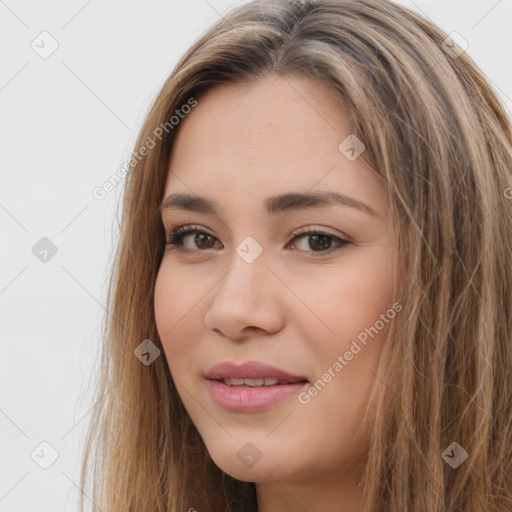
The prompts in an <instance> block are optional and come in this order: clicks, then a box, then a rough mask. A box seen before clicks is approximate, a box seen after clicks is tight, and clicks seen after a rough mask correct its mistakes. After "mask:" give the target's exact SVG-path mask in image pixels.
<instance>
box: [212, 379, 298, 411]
mask: <svg viewBox="0 0 512 512" xmlns="http://www.w3.org/2000/svg"><path fill="white" fill-rule="evenodd" d="M208 382H209V385H210V393H211V396H212V398H213V400H214V401H215V402H216V403H217V404H219V405H220V406H221V407H223V408H224V409H227V410H228V411H232V412H252V411H260V410H262V409H267V408H268V407H270V406H272V405H274V404H276V403H277V402H280V401H281V400H284V399H285V398H289V397H291V396H293V395H296V394H297V393H299V392H300V390H301V389H303V388H304V387H305V386H307V385H308V383H307V382H296V383H294V384H278V385H276V386H265V387H260V388H236V387H231V386H228V385H227V384H224V383H223V382H220V381H218V380H208Z"/></svg>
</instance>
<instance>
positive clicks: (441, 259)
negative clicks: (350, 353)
mask: <svg viewBox="0 0 512 512" xmlns="http://www.w3.org/2000/svg"><path fill="white" fill-rule="evenodd" d="M446 37H447V36H446V34H445V33H444V32H442V31H441V30H440V29H438V28H437V27H436V26H435V25H433V24H432V23H430V22H429V21H426V20H425V19H423V18H422V17H421V16H419V15H418V14H415V13H414V12H412V11H409V10H408V9H406V8H404V7H401V6H398V5H395V4H393V3H391V2H390V1H388V0H319V1H316V2H307V1H305V2H293V1H288V0H279V1H254V2H250V3H248V4H245V5H243V6H241V7H239V8H237V9H236V10H234V11H232V12H231V13H230V14H229V15H227V16H226V17H225V18H224V19H223V20H221V21H220V22H218V23H217V24H216V25H215V26H213V27H212V28H211V29H210V30H208V31H207V32H206V33H205V34H204V35H203V36H202V37H201V38H200V39H199V40H198V41H197V42H196V43H195V44H194V45H193V46H192V47H191V48H190V49H189V50H188V51H187V52H186V54H185V55H184V56H183V57H182V58H181V60H180V61H179V62H178V64H177V65H176V67H175V69H174V70H173V72H172V73H171V75H170V77H169V78H168V80H167V81H166V82H165V84H164V85H163V88H162V90H161V92H160V93H159V95H158V97H157V98H156V100H155V102H154V104H153V106H152V108H151V109H150V111H149V113H148V115H147V118H146V121H145V123H144V125H143V127H142V129H141V131H140V134H139V137H138V140H137V143H136V147H140V146H141V145H142V144H143V143H144V141H146V140H147V138H148V137H150V136H151V134H152V133H154V130H155V128H156V127H158V126H161V125H165V123H166V122H168V120H169V119H170V117H171V116H172V115H173V112H175V110H176V109H178V108H180V106H181V105H183V104H185V103H187V101H189V99H190V98H196V99H197V100H198V101H199V102H200V101H201V95H202V94H203V93H205V92H206V91H207V90H209V89H212V88H213V87H215V86H216V85H220V84H224V83H230V82H240V83H249V82H250V81H252V80H254V79H257V78H259V77H263V76H265V75H267V74H269V73H276V74H279V75H280V76H281V77H282V78H283V79H284V80H286V78H287V77H288V76H299V77H305V78H309V79H313V80H316V81H318V82H321V83H323V84H326V85H328V86H329V87H330V88H331V90H332V93H333V101H338V102H339V103H340V105H342V107H343V108H344V109H345V111H346V112H347V113H348V116H349V119H350V121H351V123H352V131H353V133H355V134H356V135H357V137H358V138H360V139H361V140H362V141H364V144H365V146H366V151H365V153H364V154H363V156H362V157H363V158H364V159H365V162H366V163H367V165H368V166H369V167H370V168H371V170H372V171H373V172H374V173H375V176H377V177H378V179H379V180H380V181H381V182H382V185H383V187H384V189H385V191H386V197H387V202H388V207H389V212H390V218H391V224H392V229H393V231H394V233H395V234H396V251H397V254H398V255H399V260H400V261H399V264H398V268H397V272H396V276H397V277H396V288H395V289H396V298H395V300H397V301H399V302H400V304H401V305H402V311H401V312H400V314H399V315H397V316H396V317H395V318H393V320H391V322H390V329H389V334H388V340H389V341H388V342H387V343H386V344H385V346H384V348H383V352H382V355H381V360H380V364H379V368H378V373H377V374H376V378H375V386H374V388H373V391H372V396H371V400H370V403H369V405H368V409H367V413H368V414H371V415H372V416H373V417H374V420H373V422H372V429H373V430H372V432H371V442H370V446H369V450H368V460H367V466H366V470H365V472H364V474H363V480H362V482H361V485H362V486H363V487H364V496H363V498H364V499H363V506H362V509H361V511H362V512H375V511H378V512H404V511H406V510H407V511H408V510H417V511H421V512H455V511H460V512H483V511H491V510H492V511H493V512H505V511H506V512H510V510H512V400H511V396H512V310H511V305H512V265H511V256H512V200H511V199H508V198H507V195H506V194H505V191H506V190H512V189H511V188H509V187H511V186H512V130H511V124H510V119H509V118H508V117H507V115H506V114H505V109H504V107H503V105H502V104H501V102H500V100H499V99H498V97H497V96H496V94H495V93H494V91H493V90H492V88H491V87H490V86H489V84H488V83H487V81H486V79H485V78H484V76H483V74H482V72H481V71H480V70H479V69H478V68H477V66H476V65H475V64H474V63H473V62H472V60H471V59H470V58H469V57H468V56H467V55H466V54H465V53H463V54H462V55H460V56H458V57H452V56H450V54H449V53H447V52H446V50H445V49H444V48H443V41H444V40H445V38H446ZM178 130H179V126H178V127H176V128H174V129H173V130H169V133H168V134H166V135H165V138H164V139H163V140H162V142H161V143H159V144H157V146H156V147H155V148H154V149H152V150H151V151H150V152H149V153H148V154H147V155H146V156H145V157H144V158H143V159H140V161H138V163H137V164H136V165H135V166H134V168H133V170H131V171H130V173H129V174H128V176H127V179H126V184H125V193H124V198H123V209H122V224H121V226H120V229H121V238H120V242H119V246H118V250H117V254H116V260H115V264H114V267H113V269H112V273H111V279H110V283H109V293H108V298H107V303H108V305H107V311H108V317H107V323H106V325H105V334H104V345H103V354H102V358H101V365H102V366H101V369H100V378H99V380H98V397H99V401H98V404H97V405H96V406H95V408H94V411H93V415H92V418H91V423H90V430H89V434H88V438H87V444H86V447H85V450H84V460H83V469H82V478H81V487H82V489H83V490H84V492H86V486H87V484H88V483H89V481H90V483H91V484H92V485H91V492H90V493H89V492H86V494H87V496H90V498H91V500H92V502H93V503H94V505H95V506H97V507H99V508H100V509H101V510H103V511H105V512H106V511H108V512H142V511H151V512H163V511H169V512H178V511H180V512H181V511H188V510H189V509H190V508H194V509H197V510H198V511H199V512H207V511H210V512H231V511H233V512H234V511H237V512H254V511H256V510H257V504H256V494H255V487H254V484H253V483H248V482H241V481H238V480H235V479H233V478H232V477H230V476H228V475H226V474H225V473H224V472H222V471H221V470H220V469H219V468H218V467H217V466H215V464H214V463H213V461H212V460H211V458H210V456H209V454H208V451H207V449H206V447H205V445H204V443H203V441H202V439H201V437H200V436H199V434H198V432H197V430H196V428H195V426H194V425H193V424H192V422H191V420H190V418H189V416H188V414H187V412H186V410H185V408H184V406H183V404H182V403H181V401H180V399H179V396H178V393H177V391H176V387H175V385H174V383H173V380H172V378H171V375H170V372H169V368H168V366H167V362H166V360H165V357H159V358H157V359H156V360H155V361H154V362H153V363H152V364H151V365H149V366H145V365H143V364H141V362H140V361H139V360H138V359H137V358H136V357H134V350H135V348H136V347H137V346H138V345H139V344H140V343H141V342H142V341H143V340H144V339H148V338H149V339H151V340H152V341H153V342H154V343H155V344H157V346H159V347H160V348H162V347H161V343H160V340H159V337H158V333H157V330H156V324H155V317H154V309H153V306H154V305H153V299H154V285H155V280H156V276H157V272H158V268H159V265H160V261H161V259H162V255H163V250H164V231H163V227H162V222H161V217H160V211H159V206H160V203H161V201H162V195H163V191H164V185H165V180H166V177H167V165H168V162H169V158H170V154H171V150H172V144H173V141H174V137H175V135H176V132H177V131H178ZM452 442H457V443H458V444H459V445H461V446H462V447H463V448H464V449H465V450H466V451H467V452H468V458H467V460H466V461H465V462H464V463H463V465H461V466H460V467H459V468H457V469H453V468H452V467H450V466H449V465H448V464H447V463H446V462H445V461H444V460H443V458H442V456H441V454H442V452H443V450H445V448H447V447H448V446H449V445H450V444H451V443H452ZM84 501H85V500H84V496H83V495H82V498H81V502H80V510H84V506H85V505H84Z"/></svg>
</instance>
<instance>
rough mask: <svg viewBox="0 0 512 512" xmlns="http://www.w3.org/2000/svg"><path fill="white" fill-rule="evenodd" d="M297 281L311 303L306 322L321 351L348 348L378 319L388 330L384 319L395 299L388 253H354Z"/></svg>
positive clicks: (302, 295) (297, 289) (301, 293)
mask: <svg viewBox="0 0 512 512" xmlns="http://www.w3.org/2000/svg"><path fill="white" fill-rule="evenodd" d="M294 283H295V284H294V291H295V292H296V294H297V296H298V297H300V298H303V302H304V304H306V305H307V306H308V310H309V311H308V312H307V313H306V311H304V315H303V320H302V321H303V322H304V327H305V329H307V330H308V331H309V332H310V336H309V337H308V339H310V340H311V341H312V343H314V344H315V346H314V350H315V351H316V352H318V353H319V354H322V353H323V354H324V355H326V356H327V355H329V354H333V353H340V351H344V350H347V349H348V348H349V346H350V342H351V341H352V340H354V339H356V338H357V336H358V335H360V334H361V333H364V332H366V331H365V330H366V329H370V328H371V327H372V326H374V325H375V323H376V322H378V324H377V327H378V330H379V331H381V330H382V331H385V330H386V329H385V328H383V327H382V321H381V320H380V318H381V315H383V314H385V313H386V311H387V310H388V309H389V308H390V307H391V305H392V304H391V302H392V298H393V273H392V265H391V260H390V258H389V257H388V256H387V254H386V253H384V252H382V253H380V257H377V251H376V250H374V251H370V250H368V251H367V253H366V254H361V252H358V254H357V255H356V254H355V253H354V257H353V258H349V257H347V258H345V259H344V260H343V265H342V266H341V265H340V266H337V267H335V268H334V267H331V268H327V267H326V268H322V269H321V272H316V273H315V274H314V275H313V274H312V275H311V279H307V278H302V279H296V278H295V281H294ZM385 325H387V323H385ZM382 334H384V333H382ZM361 337H362V338H364V334H361ZM382 337H383V336H380V335H379V338H382ZM325 362H327V361H324V363H325Z"/></svg>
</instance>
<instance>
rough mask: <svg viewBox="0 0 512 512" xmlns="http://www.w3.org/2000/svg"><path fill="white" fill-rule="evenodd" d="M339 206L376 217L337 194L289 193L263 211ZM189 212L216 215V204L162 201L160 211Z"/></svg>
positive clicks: (183, 197)
mask: <svg viewBox="0 0 512 512" xmlns="http://www.w3.org/2000/svg"><path fill="white" fill-rule="evenodd" d="M332 205H341V206H346V207H349V208H355V209H357V210H360V211H362V212H364V213H367V214H369V215H372V216H374V217H378V216H379V215H378V214H377V212H376V211H375V210H374V209H373V208H371V207H370V206H369V205H367V204H365V203H363V202H361V201H358V200H357V199H354V198H353V197H349V196H346V195H344V194H340V193H338V192H332V191H325V192H309V193H301V192H290V193H287V194H281V195H278V196H273V197H269V198H268V199H267V200H266V201H265V209H266V211H267V212H268V213H269V214H273V215H275V214H278V213H285V212H289V211H294V210H300V209H305V208H322V207H325V206H332ZM174 209H179V210H189V211H192V212H197V213H206V214H212V215H218V211H219V206H218V204H217V203H216V202H215V201H213V200H211V199H208V198H206V197H201V196H196V195H192V194H183V193H182V194H171V195H170V196H168V197H167V198H166V199H164V200H163V201H162V204H161V205H160V210H161V211H162V212H163V211H165V210H174Z"/></svg>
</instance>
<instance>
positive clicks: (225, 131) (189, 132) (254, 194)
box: [165, 75, 381, 202]
mask: <svg viewBox="0 0 512 512" xmlns="http://www.w3.org/2000/svg"><path fill="white" fill-rule="evenodd" d="M350 133H351V131H350V126H349V122H348V118H347V115H346V113H345V112H344V110H343V108H342V107H341V106H340V104H339V103H338V101H337V100H336V97H335V96H334V94H333V93H332V92H331V91H330V89H329V88H327V87H326V86H325V85H323V84H320V83H318V82H314V81H312V80H309V79H304V78H298V77H285V78H281V77H279V76H275V75H270V76H267V77H265V78H261V79H258V80H257V81H255V82H252V83H250V84H223V85H221V86H217V87H215V88H213V89H211V90H209V91H207V93H206V94H205V95H204V96H201V97H200V98H199V99H198V104H197V106H196V107H195V108H194V110H193V111H192V112H191V113H190V114H189V115H188V116H187V117H185V119H184V120H182V121H181V123H180V125H179V131H178V133H177V135H176V138H175V141H174V145H173V149H172V153H171V158H170V161H169V174H168V178H167V182H166V187H165V195H166V196H167V195H168V194H169V193H171V192H176V191H178V192H188V193H196V194H199V195H209V196H211V195H212V194H213V195H215V196H217V197H218V198H219V200H220V201H223V202H224V201H228V202H229V201H234V200H237V199H243V200H250V198H259V199H258V201H260V202H261V198H262V197H267V196H269V195H273V194H278V193H286V192H289V191H290V190H291V189H293V190H294V191H298V190H301V191H303V192H307V191H309V190H311V189H312V188H313V187H314V188H315V190H337V191H340V192H343V193H352V194H354V195H356V196H357V195H358V194H359V195H361V193H363V191H364V194H365V195H366V200H367V201H368V200H370V201H373V202H378V201H379V200H380V199H381V198H379V197H378V196H380V191H379V187H378V186H377V184H376V180H375V177H374V176H372V175H371V174H370V172H369V171H368V169H367V167H366V164H365V163H364V162H363V159H362V158H358V159H357V160H355V161H353V162H351V161H349V160H348V159H347V158H346V156H345V155H344V154H342V153H341V152H340V150H339V149H338V146H339V145H340V143H341V142H342V141H343V140H344V139H345V138H346V137H347V136H348V135H349V134H350ZM368 194H370V196H372V197H369V196H368Z"/></svg>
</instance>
